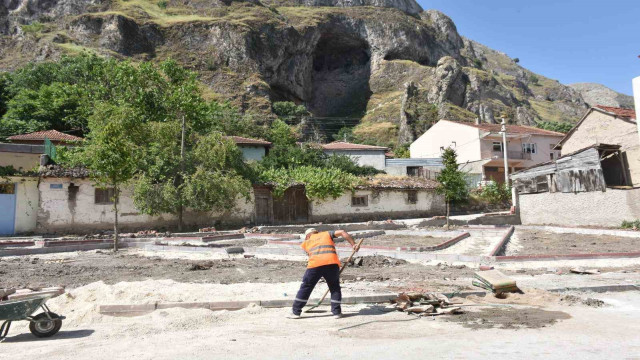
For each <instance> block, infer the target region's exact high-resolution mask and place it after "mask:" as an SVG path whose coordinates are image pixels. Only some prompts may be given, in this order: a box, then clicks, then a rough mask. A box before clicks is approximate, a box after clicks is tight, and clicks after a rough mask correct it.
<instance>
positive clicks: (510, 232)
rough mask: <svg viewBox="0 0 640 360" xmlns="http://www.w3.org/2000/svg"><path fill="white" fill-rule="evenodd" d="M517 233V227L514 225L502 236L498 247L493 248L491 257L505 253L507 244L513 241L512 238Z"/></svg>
mask: <svg viewBox="0 0 640 360" xmlns="http://www.w3.org/2000/svg"><path fill="white" fill-rule="evenodd" d="M515 231H516V228H515V226H513V225H512V226H510V227H509V230H507V233H506V234H504V235H503V236H502V239H501V240H500V242H499V243H498V244H497V245H496V247H495V248H493V250H492V251H491V253H490V254H489V256H497V255H498V254H500V253H503V252H504V250H505V248H506V247H507V244H508V243H509V240H511V236H512V235H513V233H514V232H515Z"/></svg>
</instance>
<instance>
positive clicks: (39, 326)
mask: <svg viewBox="0 0 640 360" xmlns="http://www.w3.org/2000/svg"><path fill="white" fill-rule="evenodd" d="M48 314H49V315H48V316H47V313H41V314H38V315H36V316H34V317H33V320H35V321H32V322H30V323H29V331H31V333H32V334H33V335H35V336H37V337H40V338H45V337H49V336H53V335H55V334H56V333H57V332H58V331H60V328H61V327H62V320H60V319H58V317H59V316H58V315H56V314H55V313H52V312H50V313H48ZM49 317H51V318H53V319H55V320H50V319H49Z"/></svg>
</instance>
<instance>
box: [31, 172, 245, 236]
mask: <svg viewBox="0 0 640 360" xmlns="http://www.w3.org/2000/svg"><path fill="white" fill-rule="evenodd" d="M72 184H73V186H71V185H72ZM70 187H71V190H70ZM39 192H40V207H39V209H38V216H37V231H38V232H41V233H55V232H77V233H89V232H93V231H96V230H109V229H112V228H113V220H114V213H113V205H111V204H96V203H95V187H94V186H93V184H92V183H91V181H89V180H85V179H69V178H43V179H41V182H40V185H39ZM252 197H253V195H252ZM118 210H119V214H120V215H119V217H118V222H119V224H120V227H121V228H122V230H140V229H149V228H153V229H161V228H175V227H176V226H177V217H176V216H174V215H170V214H163V215H159V216H150V215H145V214H142V213H140V212H139V211H138V210H137V209H136V208H135V206H134V204H133V199H132V198H131V191H130V190H128V189H125V190H123V191H122V194H121V198H120V202H119V203H118ZM252 216H253V202H246V201H245V200H244V199H242V200H238V202H237V206H236V209H235V210H233V211H230V212H229V213H227V214H214V213H193V212H186V213H185V215H184V222H185V225H187V226H190V227H203V226H212V225H215V224H222V225H244V224H248V223H250V222H251V220H252Z"/></svg>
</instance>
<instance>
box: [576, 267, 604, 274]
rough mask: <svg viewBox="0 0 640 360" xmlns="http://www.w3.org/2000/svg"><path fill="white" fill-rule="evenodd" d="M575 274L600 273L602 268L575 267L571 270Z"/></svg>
mask: <svg viewBox="0 0 640 360" xmlns="http://www.w3.org/2000/svg"><path fill="white" fill-rule="evenodd" d="M570 271H571V272H572V273H574V274H582V275H599V274H600V270H598V269H583V268H580V267H578V268H573V269H571V270H570Z"/></svg>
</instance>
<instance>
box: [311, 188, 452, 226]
mask: <svg viewBox="0 0 640 360" xmlns="http://www.w3.org/2000/svg"><path fill="white" fill-rule="evenodd" d="M353 195H355V196H362V195H366V196H368V201H369V203H368V206H351V196H352V193H350V192H349V193H345V194H343V195H342V196H340V197H338V198H337V199H329V200H327V201H322V202H319V201H318V202H316V201H314V202H312V203H311V218H312V219H311V220H312V221H323V222H345V221H368V220H377V219H381V220H384V219H390V218H403V217H426V216H433V215H443V214H444V213H445V211H446V208H445V203H444V198H443V197H442V196H441V195H437V194H436V193H435V192H434V191H430V190H419V191H418V201H417V203H416V204H410V203H409V200H408V191H407V190H379V191H376V190H356V191H355V192H354V193H353Z"/></svg>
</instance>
